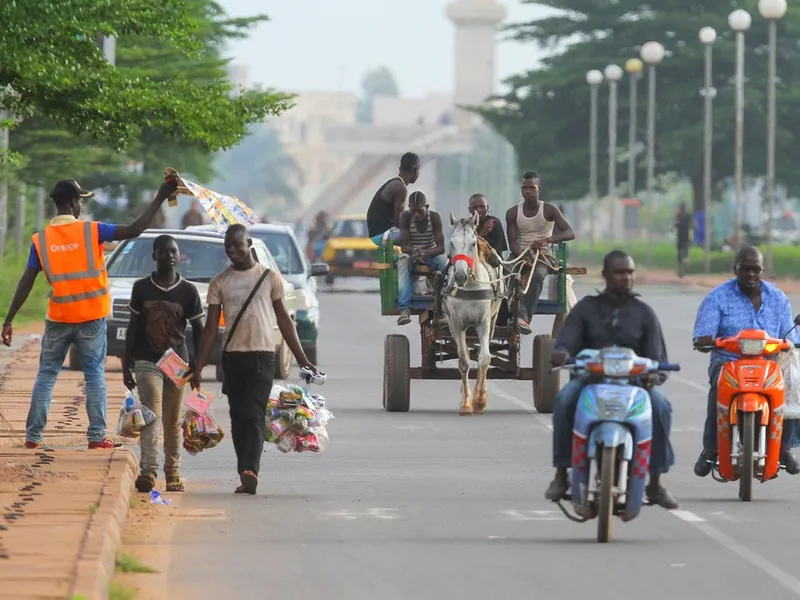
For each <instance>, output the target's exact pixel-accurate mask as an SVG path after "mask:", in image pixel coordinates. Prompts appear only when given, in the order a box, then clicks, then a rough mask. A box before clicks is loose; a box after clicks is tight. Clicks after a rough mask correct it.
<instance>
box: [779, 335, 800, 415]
mask: <svg viewBox="0 0 800 600" xmlns="http://www.w3.org/2000/svg"><path fill="white" fill-rule="evenodd" d="M778 364H779V365H780V367H781V371H782V372H783V386H784V387H783V390H784V391H783V418H784V419H788V420H797V419H800V349H797V348H794V349H792V350H789V351H787V352H781V353H780V354H779V355H778Z"/></svg>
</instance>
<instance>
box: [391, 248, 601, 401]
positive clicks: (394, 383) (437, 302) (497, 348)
mask: <svg viewBox="0 0 800 600" xmlns="http://www.w3.org/2000/svg"><path fill="white" fill-rule="evenodd" d="M553 250H554V256H555V258H556V260H557V261H558V265H559V270H558V272H557V273H556V274H555V275H553V276H552V277H555V279H556V281H555V286H554V287H555V290H556V293H555V298H547V297H546V296H547V287H548V286H547V285H545V292H544V293H543V294H542V297H541V299H540V300H539V303H538V305H537V309H536V314H537V315H553V317H554V320H553V328H552V335H550V334H542V335H535V336H534V337H533V364H532V365H531V366H521V365H520V355H521V352H520V349H521V340H520V332H519V329H518V327H517V314H518V307H519V304H520V300H521V297H522V287H521V282H519V281H518V280H517V281H514V280H512V281H510V282H509V284H510V285H509V293H508V302H507V311H503V310H501V314H500V315H499V316H498V319H497V322H496V326H495V329H494V336H493V337H492V339H491V342H490V351H491V362H490V366H489V370H488V372H487V378H488V379H514V380H523V381H532V382H533V404H534V406H535V408H536V410H537V411H538V412H540V413H551V412H552V411H553V401H554V399H555V396H556V394H557V393H558V390H559V377H558V374H557V373H551V372H550V353H551V351H552V349H553V340H554V337H555V336H557V335H558V331H559V330H560V328H561V325H562V323H563V321H564V318H565V317H566V313H567V310H568V308H567V306H568V305H567V298H568V296H567V275H569V274H585V273H586V269H585V268H583V267H568V266H567V256H568V251H567V247H566V244H559V245H557V246H554V247H553ZM378 261H379V262H378V263H377V265H376V266H377V268H378V269H379V280H380V288H381V314H383V315H398V314H399V311H398V309H397V254H396V251H395V248H394V247H392V246H391V245H386V246H384V247H382V248H380V249H379V253H378ZM440 276H441V274H434V273H431V271H430V269H428V268H427V267H416V268H415V269H414V270H413V271H412V286H413V287H414V288H418V287H419V285H420V283H422V284H423V285H424V283H425V282H424V281H423V280H424V279H428V280H429V283H432V284H433V285H428V286H427V287H428V288H432V289H433V290H434V293H433V295H430V294H425V295H421V294H419V293H418V291H419V290H418V289H415V294H414V295H412V298H411V307H412V310H411V312H412V314H413V315H417V316H418V317H419V326H420V342H421V344H420V350H421V357H422V360H421V365H420V366H418V367H412V366H411V364H410V345H409V340H408V337H407V336H405V335H399V334H390V335H387V336H386V341H385V346H384V366H383V407H384V408H385V409H386V410H387V411H389V412H406V411H408V409H409V407H410V400H411V380H412V379H449V380H460V379H461V373H460V372H459V370H458V368H456V367H445V366H442V363H444V362H445V361H448V360H457V359H458V350H457V346H456V341H455V340H454V339H453V336H452V334H451V333H450V329H449V327H448V324H447V321H446V319H445V318H444V316H443V315H442V312H441V309H440V307H441V302H442V297H441V295H442V286H441V285H440V284H439V281H433V280H434V279H436V278H438V277H440ZM504 313H505V314H504ZM467 344H468V346H469V353H470V360H471V361H477V354H478V351H479V344H478V338H477V335H476V333H475V331H474V329H470V330H469V331H468V332H467ZM475 372H476V369H475V368H471V369H470V376H471V377H472V376H474V374H475Z"/></svg>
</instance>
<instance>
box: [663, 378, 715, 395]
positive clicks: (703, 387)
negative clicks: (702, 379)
mask: <svg viewBox="0 0 800 600" xmlns="http://www.w3.org/2000/svg"><path fill="white" fill-rule="evenodd" d="M670 379H674V380H675V381H677V382H678V383H682V384H683V385H688V386H689V387H690V388H694V389H696V390H697V391H699V392H703V393H704V394H705V395H706V396H708V385H701V384H699V383H697V382H696V381H692V380H691V379H686V378H685V377H681V376H680V375H671V376H670Z"/></svg>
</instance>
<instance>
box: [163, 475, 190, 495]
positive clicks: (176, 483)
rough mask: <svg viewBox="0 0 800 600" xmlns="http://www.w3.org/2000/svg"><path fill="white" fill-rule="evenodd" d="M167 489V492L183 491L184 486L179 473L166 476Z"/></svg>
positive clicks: (184, 489)
mask: <svg viewBox="0 0 800 600" xmlns="http://www.w3.org/2000/svg"><path fill="white" fill-rule="evenodd" d="M167 491H168V492H185V491H186V488H185V487H184V485H183V481H182V480H181V477H180V475H168V476H167Z"/></svg>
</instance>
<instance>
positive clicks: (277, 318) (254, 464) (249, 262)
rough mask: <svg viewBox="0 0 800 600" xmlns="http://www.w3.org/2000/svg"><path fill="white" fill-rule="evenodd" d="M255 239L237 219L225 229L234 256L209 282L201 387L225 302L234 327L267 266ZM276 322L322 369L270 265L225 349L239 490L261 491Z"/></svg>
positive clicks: (304, 363)
mask: <svg viewBox="0 0 800 600" xmlns="http://www.w3.org/2000/svg"><path fill="white" fill-rule="evenodd" d="M252 244H253V242H252V240H251V239H250V236H249V234H248V232H247V228H246V227H244V225H232V226H231V227H229V228H228V231H227V232H226V233H225V253H226V254H227V255H228V258H230V259H231V266H230V267H228V268H227V269H225V270H224V271H222V272H221V273H219V274H217V275H216V276H215V277H214V279H212V280H211V283H210V284H209V286H208V297H207V302H208V320H207V321H206V327H205V330H204V331H203V342H202V345H201V349H200V352H199V354H198V356H197V359H196V361H195V371H194V376H193V378H192V387H193V388H195V389H197V388H199V387H200V383H201V381H202V378H201V373H202V371H203V367H205V366H206V364H207V362H208V357H209V355H210V354H211V350H212V348H213V347H214V342H215V341H216V339H217V330H218V326H219V319H220V314H221V311H222V306H224V307H225V316H226V319H225V322H226V325H227V326H228V327H231V326H232V325H233V323H234V321H235V320H236V317H237V315H238V314H239V312H240V311H241V309H242V305H243V304H244V302H245V300H246V299H247V297H248V296H249V295H250V292H251V291H252V290H253V288H254V287H255V285H256V283H258V280H259V279H260V278H261V275H262V274H263V273H264V270H265V269H266V267H265V266H264V265H261V264H259V263H258V262H256V260H255V258H254V257H253V253H252V250H251V248H250V247H251V246H252ZM275 325H277V326H278V328H279V329H280V332H281V334H282V335H283V338H284V339H285V340H286V343H287V344H288V345H289V348H290V349H291V351H292V354H294V356H295V358H296V359H297V362H298V364H299V365H300V366H301V367H309V368H311V369H313V370H314V371H316V367H315V366H314V365H312V364H311V363H310V362H309V361H308V359H307V358H306V355H305V353H304V352H303V348H302V346H301V345H300V340H299V339H298V337H297V330H296V329H295V326H294V322H293V321H292V319H291V317H290V316H289V313H288V312H287V311H286V307H285V306H284V304H283V279H281V275H280V273H276V272H275V271H270V272H269V273H268V274H267V276H266V278H265V279H264V281H263V282H262V284H261V286H260V287H259V288H258V291H257V292H256V294H255V296H254V297H253V300H252V301H251V302H250V305H249V306H248V307H247V310H246V312H245V313H244V315H243V316H242V318H241V320H240V321H239V324H238V325H237V326H236V330H235V331H234V332H233V336H232V337H230V340H228V339H226V340H225V341H226V342H227V344H228V345H227V348H225V352H224V353H223V355H222V370H223V373H224V375H225V383H224V384H223V391H224V393H225V394H226V395H227V396H228V404H229V405H230V410H231V438H232V439H233V447H234V450H235V451H236V461H237V463H238V464H237V470H238V473H239V478H240V480H241V485H240V486H239V487H237V488H236V492H235V493H237V494H255V493H256V488H257V487H258V471H259V467H260V465H261V453H262V451H263V450H264V438H265V434H266V426H265V423H266V417H267V402H268V401H269V394H270V391H271V390H272V379H273V376H274V373H275V348H276V347H277V346H278V341H279V340H278V338H277V336H276V335H275Z"/></svg>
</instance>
